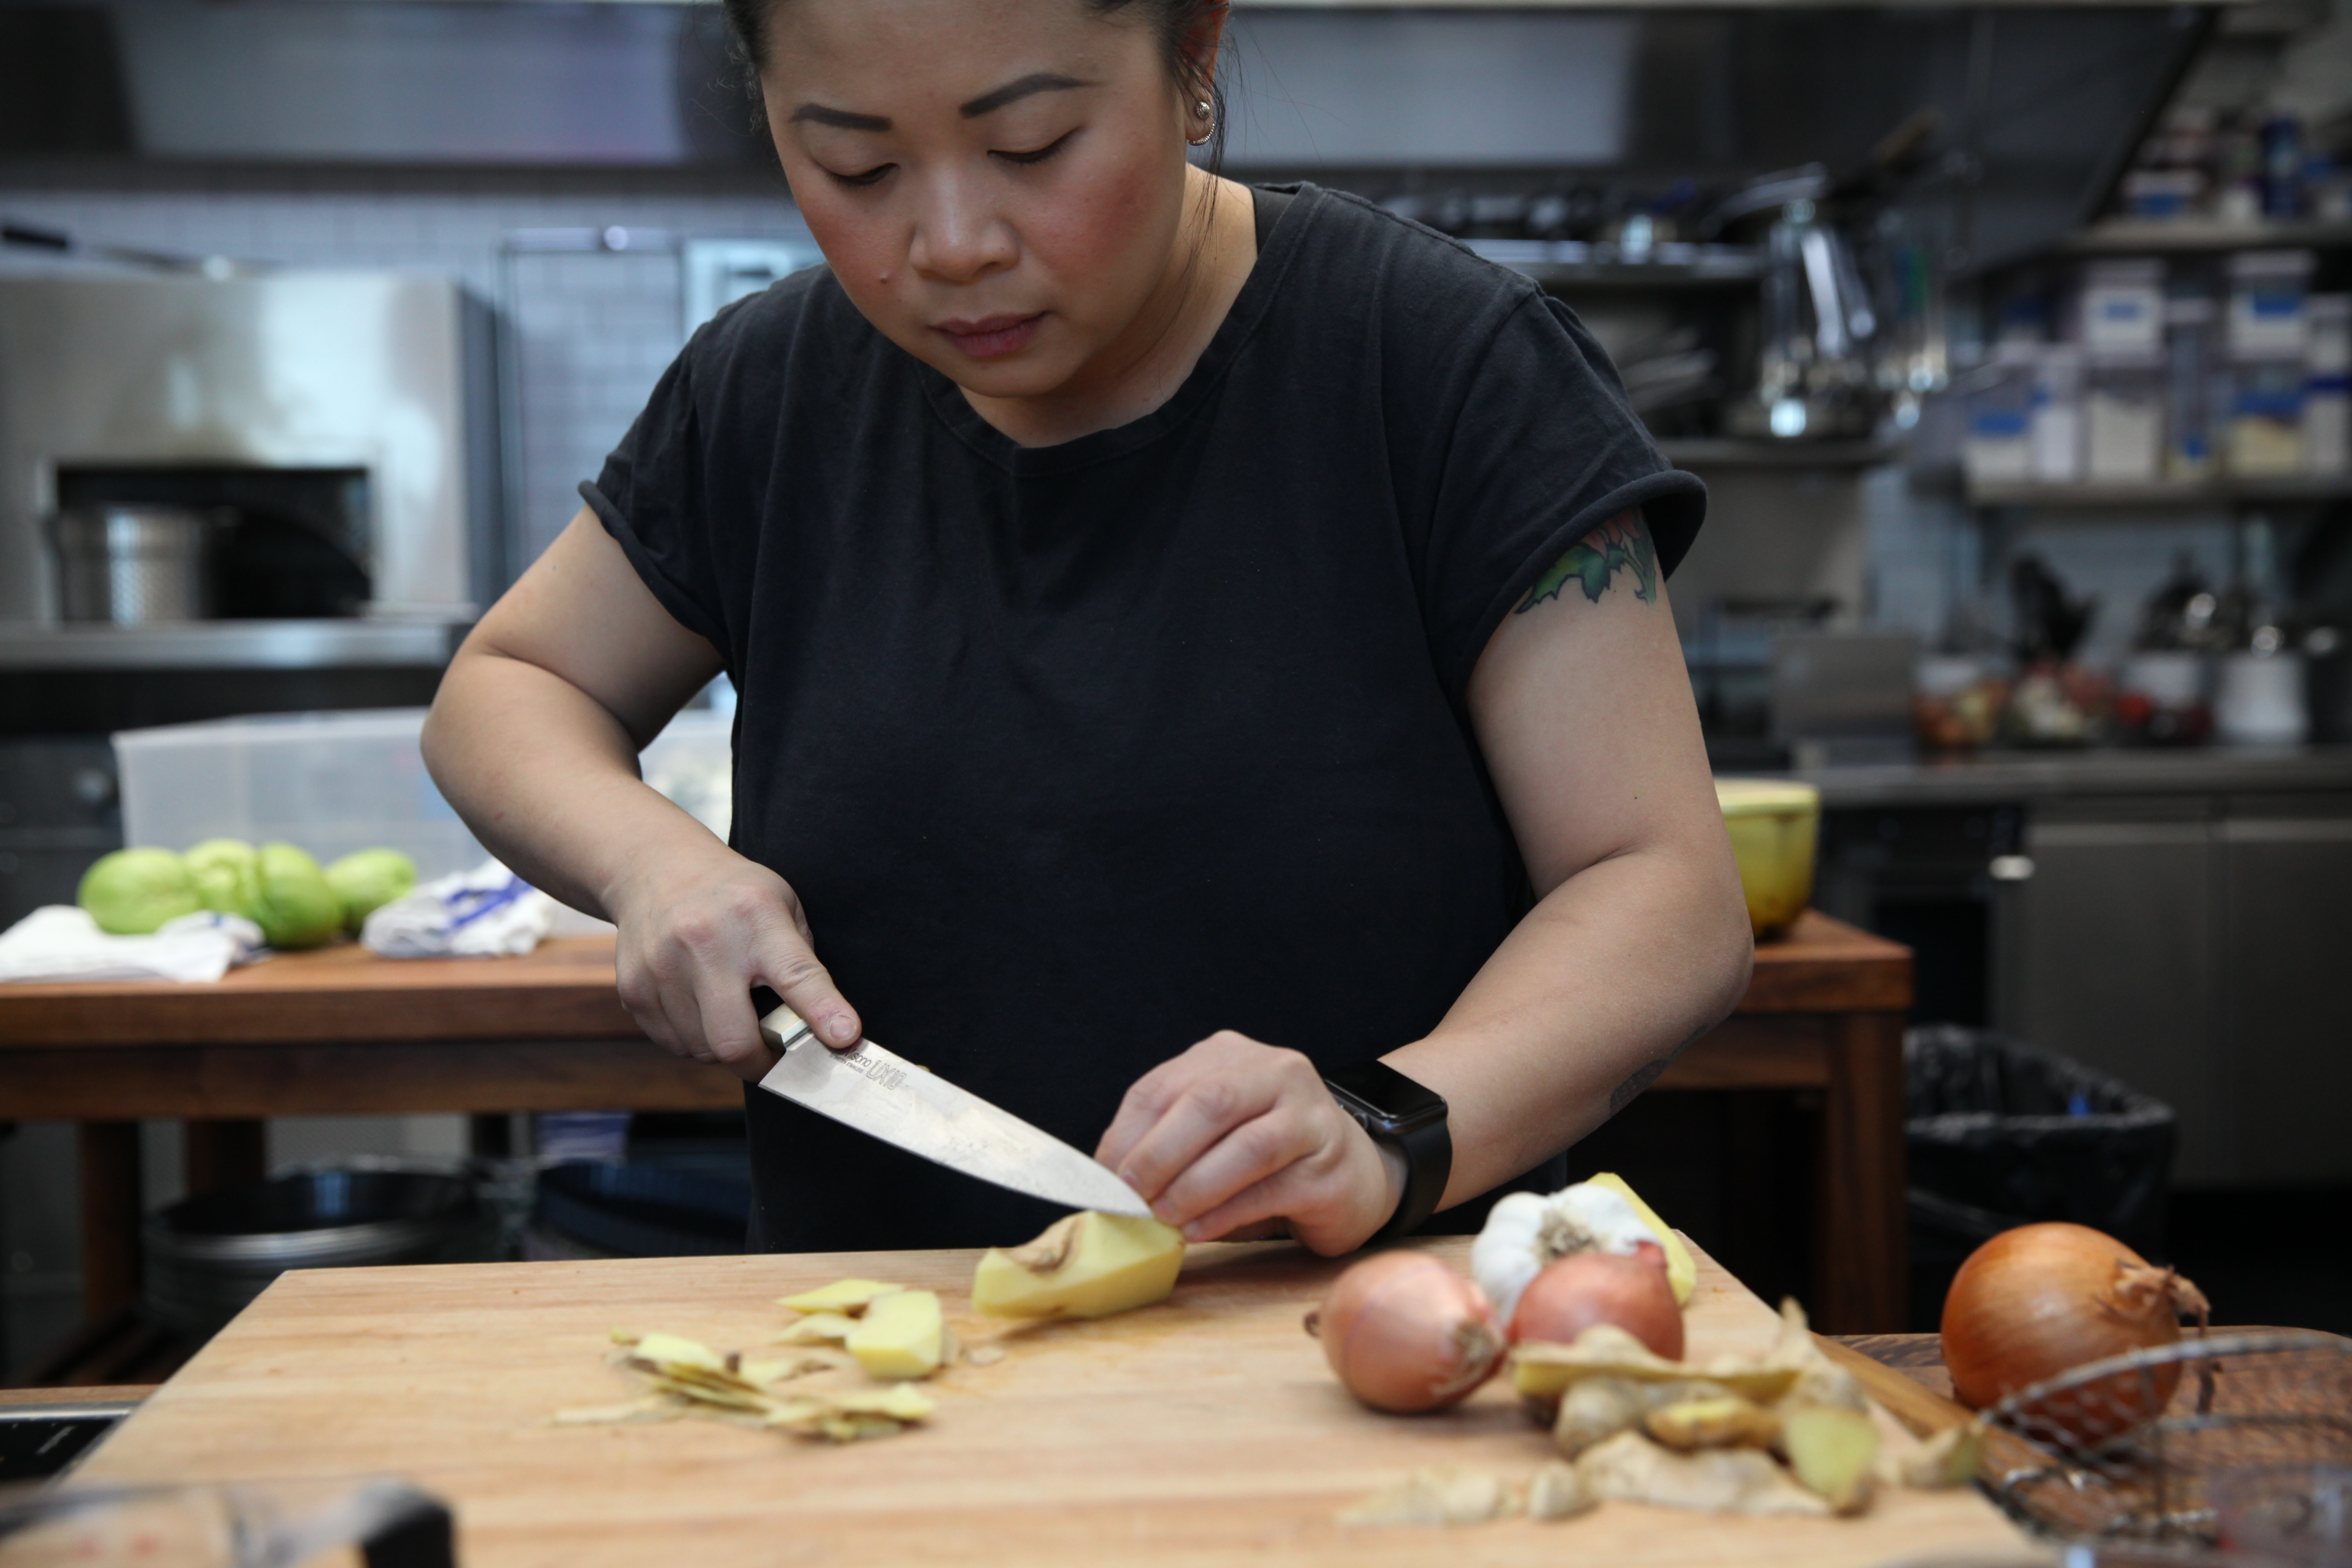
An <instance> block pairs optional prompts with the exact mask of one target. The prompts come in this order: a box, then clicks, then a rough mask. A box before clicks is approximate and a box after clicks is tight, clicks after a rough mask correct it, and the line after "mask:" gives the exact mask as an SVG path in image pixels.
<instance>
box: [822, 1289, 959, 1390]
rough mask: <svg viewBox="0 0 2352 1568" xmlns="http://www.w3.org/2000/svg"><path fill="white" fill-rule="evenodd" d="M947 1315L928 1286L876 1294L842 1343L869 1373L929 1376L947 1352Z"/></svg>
mask: <svg viewBox="0 0 2352 1568" xmlns="http://www.w3.org/2000/svg"><path fill="white" fill-rule="evenodd" d="M946 1336H947V1319H946V1317H945V1315H944V1314H942V1313H941V1312H940V1298H939V1294H938V1292H936V1291H932V1290H899V1291H896V1292H894V1293H892V1294H890V1295H887V1296H882V1297H878V1298H877V1299H876V1300H875V1301H874V1302H873V1304H872V1305H870V1306H868V1307H867V1308H866V1316H865V1317H864V1318H862V1319H860V1320H859V1321H858V1324H857V1326H856V1328H855V1329H853V1330H851V1331H850V1333H849V1337H848V1339H846V1340H845V1341H844V1342H843V1343H844V1345H845V1347H846V1348H847V1350H848V1352H849V1353H850V1354H851V1355H854V1356H856V1358H857V1364H858V1365H860V1366H862V1367H864V1368H865V1369H866V1374H867V1375H868V1376H871V1377H929V1376H930V1375H931V1373H935V1372H937V1371H939V1370H940V1361H941V1360H942V1359H944V1357H945V1355H946V1353H947V1352H946Z"/></svg>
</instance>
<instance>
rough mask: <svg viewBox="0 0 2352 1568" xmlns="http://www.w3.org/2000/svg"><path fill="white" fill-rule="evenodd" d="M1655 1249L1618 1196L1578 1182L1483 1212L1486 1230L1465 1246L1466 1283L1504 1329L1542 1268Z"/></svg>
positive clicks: (1519, 1196) (1512, 1198)
mask: <svg viewBox="0 0 2352 1568" xmlns="http://www.w3.org/2000/svg"><path fill="white" fill-rule="evenodd" d="M1644 1243H1647V1244H1648V1245H1650V1246H1652V1247H1655V1246H1657V1245H1658V1235H1657V1232H1655V1231H1654V1230H1652V1229H1651V1228H1650V1227H1649V1226H1647V1225H1644V1224H1643V1222H1642V1216H1641V1215H1639V1214H1637V1213H1635V1212H1634V1209H1633V1205H1632V1204H1631V1203H1629V1202H1628V1201H1627V1200H1626V1198H1625V1195H1624V1194H1622V1193H1618V1192H1614V1191H1612V1190H1611V1189H1610V1188H1607V1187H1603V1186H1596V1185H1595V1184H1592V1183H1591V1182H1580V1183H1578V1184H1576V1185H1575V1186H1572V1187H1565V1188H1562V1189H1561V1190H1560V1191H1559V1192H1556V1193H1554V1194H1551V1195H1550V1196H1549V1197H1541V1196H1538V1195H1537V1194H1534V1193H1513V1194H1510V1195H1509V1196H1507V1197H1505V1198H1503V1199H1501V1200H1499V1201H1498V1202H1497V1203H1496V1205H1495V1206H1494V1207H1493V1208H1492V1209H1491V1210H1489V1211H1488V1212H1487V1215H1486V1228H1485V1229H1483V1230H1481V1231H1480V1232H1479V1233H1478V1239H1477V1240H1476V1241H1474V1242H1472V1243H1471V1244H1470V1277H1471V1278H1472V1279H1475V1280H1476V1281H1477V1282H1478V1288H1479V1289H1481V1290H1484V1291H1486V1299H1487V1300H1490V1301H1492V1302H1494V1304H1495V1315H1496V1319H1497V1320H1499V1321H1502V1322H1504V1323H1508V1322H1509V1321H1511V1314H1512V1313H1513V1312H1514V1311H1516V1310H1517V1308H1518V1304H1519V1292H1520V1291H1522V1290H1524V1289H1527V1288H1528V1284H1529V1283H1530V1282H1532V1281H1533V1280H1534V1279H1535V1277H1536V1276H1537V1275H1538V1274H1540V1273H1542V1272H1543V1269H1544V1266H1545V1265H1546V1264H1549V1263H1552V1262H1555V1261H1557V1260H1558V1259H1559V1258H1565V1257H1567V1256H1568V1255H1569V1254H1570V1253H1571V1252H1632V1251H1633V1250H1634V1249H1635V1248H1636V1247H1641V1246H1642V1245H1643V1244H1644Z"/></svg>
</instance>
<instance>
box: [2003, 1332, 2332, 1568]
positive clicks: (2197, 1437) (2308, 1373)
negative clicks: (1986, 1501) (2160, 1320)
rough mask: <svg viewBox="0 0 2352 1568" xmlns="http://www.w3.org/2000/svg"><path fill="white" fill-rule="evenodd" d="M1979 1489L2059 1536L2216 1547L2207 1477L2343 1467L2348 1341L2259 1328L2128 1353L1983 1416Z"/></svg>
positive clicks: (2023, 1392) (2037, 1387)
mask: <svg viewBox="0 0 2352 1568" xmlns="http://www.w3.org/2000/svg"><path fill="white" fill-rule="evenodd" d="M1984 1420H1985V1424H1986V1427H1987V1432H1986V1439H1985V1450H1984V1462H1983V1466H1982V1468H1981V1469H1980V1470H1979V1475H1980V1476H1981V1477H1982V1478H1983V1484H1984V1487H1985V1489H1986V1490H1987V1491H1989V1492H1990V1493H1991V1495H1992V1497H1993V1500H1995V1501H1996V1502H1998V1503H2000V1506H2001V1507H2002V1508H2003V1509H2005V1510H2008V1512H2009V1514H2010V1516H2011V1518H2013V1519H2015V1520H2016V1521H2018V1522H2019V1523H2021V1524H2022V1525H2024V1526H2026V1527H2027V1528H2028V1529H2031V1530H2033V1531H2038V1532H2040V1533H2042V1534H2045V1535H2053V1536H2056V1537H2059V1538H2061V1539H2063V1540H2067V1541H2115V1542H2146V1543H2149V1544H2155V1545H2161V1546H2181V1547H2210V1546H2214V1545H2217V1544H2219V1542H2220V1534H2221V1532H2220V1531H2219V1529H2218V1527H2217V1524H2216V1521H2215V1514H2214V1508H2213V1501H2212V1499H2211V1498H2210V1495H2209V1489H2210V1486H2211V1484H2212V1483H2213V1482H2214V1481H2215V1480H2216V1479H2218V1478H2220V1477H2221V1476H2222V1475H2224V1474H2229V1473H2233V1472H2237V1471H2242V1470H2246V1469H2250V1468H2255V1467H2277V1466H2293V1465H2343V1464H2352V1340H2347V1339H2340V1338H2338V1337H2337V1336H2336V1335H2334V1334H2323V1333H2312V1332H2305V1331H2288V1330H2267V1331H2247V1332H2238V1333H2227V1334H2213V1335H2210V1336H2209V1337H2206V1338H2203V1339H2188V1340H2183V1341H2182V1342H2179V1343H2178V1344H2171V1345H2165V1346H2161V1347H2159V1348H2158V1349H2155V1350H2146V1351H2135V1352H2132V1353H2130V1354H2128V1355H2120V1356H2114V1357H2110V1358H2109V1359H2107V1360H2105V1361H2098V1362H2093V1363H2090V1364H2089V1365H2087V1366H2082V1367H2077V1368H2075V1369H2074V1371H2073V1372H2070V1373H2066V1374H2065V1375H2063V1377H2053V1378H2051V1379H2049V1380H2047V1381H2046V1382H2042V1383H2038V1384H2034V1385H2033V1386H2032V1387H2031V1388H2024V1389H2020V1390H2019V1391H2018V1392H2016V1393H2015V1394H2011V1395H2010V1396H2009V1397H2008V1398H2006V1399H2004V1400H2002V1401H2001V1402H2000V1404H1999V1405H1994V1406H1993V1407H1992V1408H1991V1409H1990V1410H1988V1411H1986V1412H1985V1413H1984Z"/></svg>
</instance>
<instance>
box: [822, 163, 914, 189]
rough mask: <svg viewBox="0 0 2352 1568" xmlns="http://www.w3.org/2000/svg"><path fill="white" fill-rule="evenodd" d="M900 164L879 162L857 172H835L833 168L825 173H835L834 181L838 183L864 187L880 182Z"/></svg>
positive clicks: (857, 187)
mask: <svg viewBox="0 0 2352 1568" xmlns="http://www.w3.org/2000/svg"><path fill="white" fill-rule="evenodd" d="M897 167H898V164H896V163H877V164H875V165H874V166H873V167H872V168H870V169H867V170H865V171H864V172H862V173H860V174H834V173H833V171H832V170H831V169H827V170H825V173H826V174H833V178H834V183H835V184H842V185H847V186H850V187H851V188H852V189H863V188H864V187H866V186H867V185H878V184H881V183H882V176H883V175H885V174H888V173H889V172H890V171H891V170H893V169H895V168H897Z"/></svg>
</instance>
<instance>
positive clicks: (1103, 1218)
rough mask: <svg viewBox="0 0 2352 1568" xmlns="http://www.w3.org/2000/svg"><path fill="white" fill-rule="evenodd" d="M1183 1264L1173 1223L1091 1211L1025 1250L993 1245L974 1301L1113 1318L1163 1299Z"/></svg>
mask: <svg viewBox="0 0 2352 1568" xmlns="http://www.w3.org/2000/svg"><path fill="white" fill-rule="evenodd" d="M1183 1263H1184V1236H1183V1233H1182V1232H1181V1231H1179V1230H1177V1229H1176V1228H1174V1227H1173V1226H1165V1225H1162V1224H1160V1222H1159V1221H1158V1220H1156V1219H1133V1218H1129V1217H1128V1216H1127V1215H1108V1214H1101V1213H1098V1212H1097V1211H1095V1210H1093V1209H1087V1210H1082V1211H1081V1212H1079V1213H1077V1214H1074V1215H1069V1216H1068V1217H1067V1218H1065V1219H1060V1220H1056V1221H1055V1222H1054V1224H1053V1225H1051V1226H1047V1227H1046V1230H1045V1234H1044V1235H1042V1236H1040V1237H1038V1238H1037V1239H1036V1240H1034V1241H1033V1242H1030V1243H1029V1244H1028V1245H1027V1246H1025V1247H1010V1248H1007V1247H990V1248H989V1249H988V1251H987V1252H986V1253H984V1254H982V1257H981V1259H980V1268H979V1270H978V1272H976V1273H975V1274H974V1275H973V1276H972V1281H971V1304H972V1307H973V1309H974V1310H978V1311H981V1312H984V1313H986V1314H987V1315H988V1316H990V1317H992V1318H1102V1317H1108V1316H1109V1315H1110V1314H1111V1313H1113V1312H1124V1311H1127V1310H1129V1309H1130V1308H1134V1307H1148V1306H1150V1304H1151V1303H1152V1302H1154V1301H1157V1300H1161V1299H1162V1298H1164V1297H1165V1296H1166V1295H1167V1294H1168V1292H1170V1291H1171V1290H1173V1289H1175V1288H1176V1271H1177V1270H1178V1269H1179V1268H1182V1267H1183ZM886 1300H887V1298H886ZM851 1348H852V1349H853V1350H854V1349H856V1345H855V1344H853V1345H852V1346H851Z"/></svg>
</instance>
